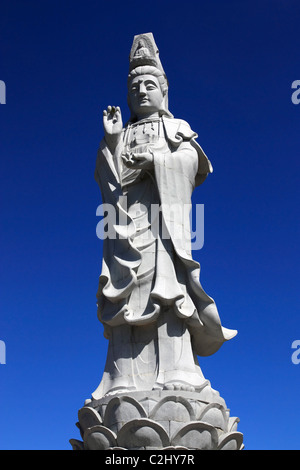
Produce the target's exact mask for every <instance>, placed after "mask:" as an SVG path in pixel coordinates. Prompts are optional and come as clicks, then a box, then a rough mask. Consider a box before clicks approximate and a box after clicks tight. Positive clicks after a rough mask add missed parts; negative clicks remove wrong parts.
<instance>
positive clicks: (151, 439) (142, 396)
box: [70, 383, 243, 450]
mask: <svg viewBox="0 0 300 470" xmlns="http://www.w3.org/2000/svg"><path fill="white" fill-rule="evenodd" d="M78 418H79V422H78V423H77V426H78V427H79V430H80V433H81V436H82V439H83V441H79V440H75V439H71V440H70V442H71V444H72V447H73V449H77V450H108V449H114V450H117V449H124V450H125V449H126V450H157V449H161V450H167V449H179V448H180V449H186V450H240V449H242V448H243V435H242V434H241V433H240V432H238V431H237V425H238V422H239V419H238V418H236V417H230V415H229V410H228V409H227V407H226V403H225V401H224V400H223V399H222V398H221V397H220V395H219V393H218V392H217V391H215V390H213V389H212V388H211V387H210V385H209V383H206V385H205V386H204V387H203V388H202V390H201V391H200V392H197V393H195V392H184V391H176V390H174V391H173V392H172V393H170V392H169V391H152V392H149V393H143V392H133V393H131V394H130V395H128V394H117V395H111V396H107V397H104V398H102V399H101V400H93V401H90V402H89V403H87V404H86V405H85V406H84V407H83V408H81V409H80V410H79V412H78Z"/></svg>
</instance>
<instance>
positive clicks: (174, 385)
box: [163, 382, 195, 392]
mask: <svg viewBox="0 0 300 470" xmlns="http://www.w3.org/2000/svg"><path fill="white" fill-rule="evenodd" d="M163 390H184V391H186V392H194V391H195V387H193V385H190V384H189V383H186V382H168V383H166V384H164V386H163Z"/></svg>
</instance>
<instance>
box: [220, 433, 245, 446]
mask: <svg viewBox="0 0 300 470" xmlns="http://www.w3.org/2000/svg"><path fill="white" fill-rule="evenodd" d="M243 447H244V445H243V434H242V433H240V432H230V433H226V434H224V435H223V436H222V437H221V438H220V442H219V445H218V450H241V449H243Z"/></svg>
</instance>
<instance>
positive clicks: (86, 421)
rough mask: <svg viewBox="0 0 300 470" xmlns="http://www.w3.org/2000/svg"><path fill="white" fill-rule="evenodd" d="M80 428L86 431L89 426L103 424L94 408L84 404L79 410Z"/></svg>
mask: <svg viewBox="0 0 300 470" xmlns="http://www.w3.org/2000/svg"><path fill="white" fill-rule="evenodd" d="M78 419H79V424H80V428H81V429H82V430H83V431H85V430H86V429H87V428H91V427H93V426H97V425H98V424H102V420H101V417H100V415H99V413H97V411H96V410H94V408H90V407H88V406H84V407H83V408H81V409H80V410H79V411H78Z"/></svg>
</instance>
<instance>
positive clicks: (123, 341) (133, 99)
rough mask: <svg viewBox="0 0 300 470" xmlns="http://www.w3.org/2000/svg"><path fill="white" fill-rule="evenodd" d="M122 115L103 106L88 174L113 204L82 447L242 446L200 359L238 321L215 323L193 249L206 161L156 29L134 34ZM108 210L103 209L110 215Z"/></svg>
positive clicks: (78, 445) (106, 204)
mask: <svg viewBox="0 0 300 470" xmlns="http://www.w3.org/2000/svg"><path fill="white" fill-rule="evenodd" d="M128 104H129V108H130V111H131V117H130V120H129V122H128V123H127V124H126V125H125V126H123V122H122V117H121V110H120V109H119V107H114V106H108V108H107V109H106V110H105V111H103V124H104V132H105V137H104V139H103V140H102V141H101V143H100V148H99V152H98V157H97V164H96V171H95V177H96V180H97V182H98V183H99V186H100V189H101V193H102V199H103V208H104V210H107V212H110V213H112V217H111V221H110V222H111V223H110V224H108V225H109V226H108V227H107V228H108V231H107V233H106V237H105V238H104V240H103V263H102V272H101V275H100V279H99V290H98V293H97V297H98V317H99V320H100V321H101V322H102V323H103V325H104V334H105V336H106V337H107V338H108V340H109V344H108V353H107V359H106V365H105V370H104V373H103V377H102V380H101V382H100V385H99V386H98V388H97V389H96V391H95V392H94V393H93V394H92V398H91V399H87V400H86V401H85V404H84V406H83V407H82V408H81V409H80V410H79V411H78V423H77V426H78V428H79V430H80V434H81V437H82V441H79V440H77V439H70V443H71V445H72V447H73V449H78V450H85V449H88V450H108V449H110V450H120V449H123V450H144V449H145V450H151V451H153V450H158V449H161V450H167V449H169V450H170V449H177V450H178V449H187V450H195V449H198V450H203V449H210V450H212V449H217V450H235V449H236V450H237V449H243V448H244V444H243V434H241V433H240V432H238V431H237V425H238V422H239V419H238V418H237V417H232V416H230V413H229V410H228V408H227V405H226V403H225V401H224V399H223V398H222V397H221V396H220V394H219V392H218V391H217V390H214V389H213V388H212V387H211V386H210V382H209V381H208V380H206V379H205V378H204V377H203V374H202V372H201V369H200V366H199V364H198V359H197V356H198V355H199V356H207V355H210V354H213V353H215V352H216V351H217V350H218V349H219V348H220V346H221V345H222V344H223V343H224V342H225V341H227V340H229V339H231V338H232V337H233V336H235V334H236V331H235V330H229V329H226V328H224V327H222V325H221V321H220V318H219V314H218V311H217V307H216V305H215V302H214V300H213V299H212V298H211V297H209V296H208V295H207V294H206V293H205V292H204V290H203V288H202V286H201V284H200V281H199V275H200V266H199V264H198V263H197V262H196V261H195V260H194V259H193V258H192V253H191V230H190V218H189V212H190V209H191V195H192V192H193V190H194V189H195V187H196V186H198V185H200V184H201V183H203V181H204V180H205V178H206V177H207V175H208V173H211V172H212V167H211V164H210V162H209V160H208V159H207V157H206V155H205V153H204V152H203V150H202V149H201V147H200V146H199V145H198V143H197V142H196V137H197V134H196V133H195V132H193V131H192V130H191V128H190V126H189V124H188V123H187V122H185V121H183V120H181V119H175V118H174V117H173V116H172V114H171V113H170V112H169V109H168V82H167V78H166V76H165V73H164V70H163V68H162V65H161V62H160V60H159V56H158V50H157V47H156V44H155V42H154V39H153V36H152V34H151V33H148V34H141V35H138V36H135V37H134V40H133V45H132V48H131V53H130V68H129V76H128ZM105 217H106V216H105Z"/></svg>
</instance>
